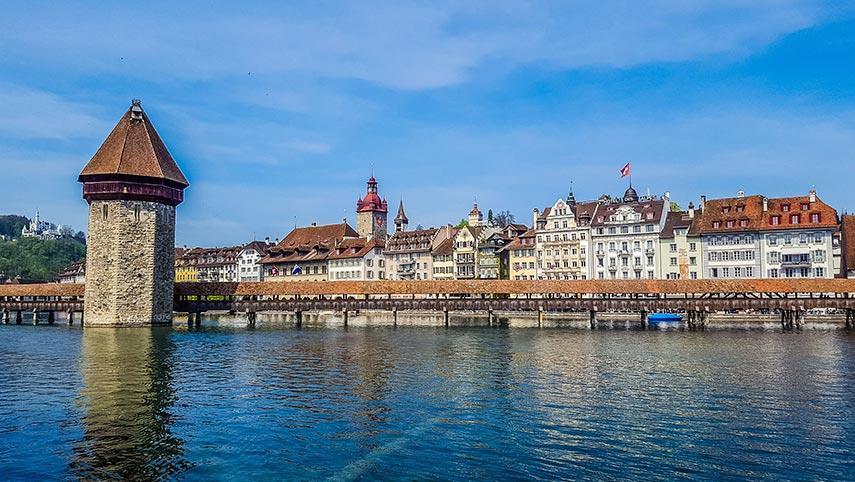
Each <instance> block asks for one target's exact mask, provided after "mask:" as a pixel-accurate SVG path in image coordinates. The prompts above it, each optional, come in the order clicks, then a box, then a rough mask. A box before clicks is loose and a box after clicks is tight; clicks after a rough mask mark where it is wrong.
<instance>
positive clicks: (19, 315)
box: [15, 310, 24, 325]
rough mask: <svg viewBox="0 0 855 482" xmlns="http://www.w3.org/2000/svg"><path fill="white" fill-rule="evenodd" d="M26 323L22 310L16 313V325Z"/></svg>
mask: <svg viewBox="0 0 855 482" xmlns="http://www.w3.org/2000/svg"><path fill="white" fill-rule="evenodd" d="M23 321H24V314H23V313H22V312H21V310H18V311H16V312H15V324H16V325H20V324H21V323H22V322H23Z"/></svg>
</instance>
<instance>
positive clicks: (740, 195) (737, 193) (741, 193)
mask: <svg viewBox="0 0 855 482" xmlns="http://www.w3.org/2000/svg"><path fill="white" fill-rule="evenodd" d="M736 197H737V198H739V199H742V198H744V197H745V191H743V190H741V189H740V190H739V191H736Z"/></svg>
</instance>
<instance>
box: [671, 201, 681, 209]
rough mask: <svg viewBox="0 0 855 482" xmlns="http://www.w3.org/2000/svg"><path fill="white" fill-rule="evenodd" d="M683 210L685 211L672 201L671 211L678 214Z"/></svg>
mask: <svg viewBox="0 0 855 482" xmlns="http://www.w3.org/2000/svg"><path fill="white" fill-rule="evenodd" d="M682 210H683V208H681V207H680V205H679V204H678V203H676V202H674V201H671V211H673V212H678V211H682Z"/></svg>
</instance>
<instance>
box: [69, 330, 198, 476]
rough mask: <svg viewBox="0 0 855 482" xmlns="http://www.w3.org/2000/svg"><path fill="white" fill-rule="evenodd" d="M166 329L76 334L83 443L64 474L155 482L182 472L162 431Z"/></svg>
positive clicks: (171, 395) (167, 416) (170, 356)
mask: <svg viewBox="0 0 855 482" xmlns="http://www.w3.org/2000/svg"><path fill="white" fill-rule="evenodd" d="M171 336H172V332H171V329H170V328H168V327H167V328H157V329H152V330H134V329H129V330H106V329H104V330H101V329H87V330H84V333H83V338H82V350H81V352H82V358H83V359H82V364H81V370H82V375H83V388H82V390H81V393H80V398H79V401H80V403H81V405H82V413H83V416H82V419H81V424H82V426H83V438H82V439H81V440H79V441H78V442H77V443H75V444H74V446H73V456H72V458H71V461H70V467H69V469H70V471H71V472H72V473H73V474H75V475H76V476H78V477H80V478H83V479H103V478H121V479H159V478H165V477H170V476H175V475H176V474H179V473H181V472H183V471H185V470H187V469H188V468H190V463H189V462H188V461H187V460H186V459H185V458H184V449H183V441H182V440H181V439H179V438H177V437H176V436H175V435H173V434H172V432H171V431H170V427H171V426H172V425H173V423H174V420H173V418H172V415H171V413H170V410H171V408H172V406H173V404H174V403H175V399H176V396H175V388H174V383H173V374H172V369H173V366H174V363H175V360H174V358H175V356H174V354H175V346H174V344H173V342H172V338H171Z"/></svg>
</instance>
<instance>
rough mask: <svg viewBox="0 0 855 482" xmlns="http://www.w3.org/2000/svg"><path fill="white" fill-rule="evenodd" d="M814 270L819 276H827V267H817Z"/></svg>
mask: <svg viewBox="0 0 855 482" xmlns="http://www.w3.org/2000/svg"><path fill="white" fill-rule="evenodd" d="M814 271H815V273H814V275H815V276H816V277H817V278H825V268H815V270H814Z"/></svg>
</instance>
